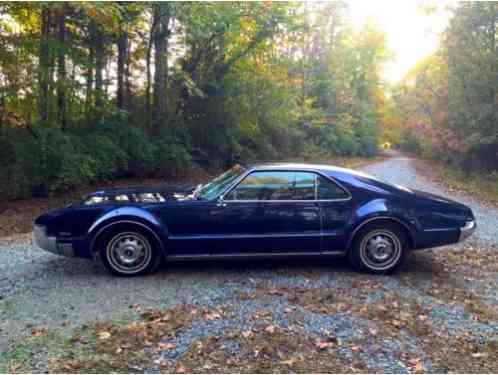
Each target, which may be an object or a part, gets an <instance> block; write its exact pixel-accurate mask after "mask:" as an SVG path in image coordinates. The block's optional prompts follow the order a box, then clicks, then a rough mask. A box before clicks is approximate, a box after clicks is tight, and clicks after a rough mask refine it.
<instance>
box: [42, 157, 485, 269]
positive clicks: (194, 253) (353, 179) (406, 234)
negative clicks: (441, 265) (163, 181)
mask: <svg viewBox="0 0 498 375" xmlns="http://www.w3.org/2000/svg"><path fill="white" fill-rule="evenodd" d="M475 228H476V223H475V219H474V215H473V214H472V211H471V209H470V208H468V207H467V206H465V205H463V204H460V203H457V202H454V201H452V200H449V199H446V198H443V197H440V196H436V195H433V194H429V193H425V192H422V191H417V190H413V189H409V188H406V187H402V186H398V185H394V184H391V183H388V182H383V181H380V180H379V179H377V178H374V177H372V176H369V175H367V174H364V173H360V172H357V171H354V170H350V169H344V168H339V167H334V166H329V165H313V164H291V163H285V164H263V165H254V166H251V167H242V166H240V165H237V166H235V167H233V168H231V169H230V170H228V171H227V172H225V173H223V174H222V175H221V176H219V177H216V178H215V179H213V180H212V181H210V182H208V183H206V184H205V185H199V186H197V187H196V188H195V189H194V188H193V187H192V188H189V189H183V190H181V189H180V190H179V191H174V190H171V189H168V188H126V189H109V190H102V191H97V192H94V193H92V194H89V195H87V196H85V197H84V198H83V199H82V201H80V202H78V203H75V204H71V205H69V206H68V207H66V208H62V209H59V210H55V211H51V212H48V213H45V214H43V215H41V216H40V217H38V218H37V219H36V221H35V224H34V239H35V243H36V244H37V245H38V247H40V248H42V249H44V250H47V251H50V252H52V253H55V254H58V255H63V256H71V257H72V256H74V257H82V258H93V259H101V261H102V262H103V264H104V265H105V267H106V268H107V269H108V270H109V271H110V272H112V273H114V274H116V275H120V276H133V275H140V274H145V273H149V272H152V271H154V270H156V269H157V268H158V266H159V265H160V263H161V261H163V260H165V261H168V262H169V261H173V260H189V259H220V258H229V259H234V258H263V257H301V256H305V257H311V256H315V257H323V258H332V257H347V258H349V260H350V261H351V263H352V264H353V265H354V266H355V267H356V268H357V269H359V270H362V271H367V272H372V273H387V272H391V271H394V270H396V269H398V268H399V267H400V266H401V265H402V264H403V262H404V260H405V259H406V257H407V255H408V253H409V252H410V251H411V250H416V249H426V248H431V247H437V246H442V245H447V244H452V243H456V242H459V241H463V240H464V239H466V238H467V237H469V236H470V235H471V234H472V232H473V231H474V230H475Z"/></svg>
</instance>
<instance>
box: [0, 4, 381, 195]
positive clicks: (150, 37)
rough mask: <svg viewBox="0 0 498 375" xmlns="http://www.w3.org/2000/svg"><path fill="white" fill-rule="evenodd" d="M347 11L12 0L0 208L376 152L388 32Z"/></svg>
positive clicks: (0, 87)
mask: <svg viewBox="0 0 498 375" xmlns="http://www.w3.org/2000/svg"><path fill="white" fill-rule="evenodd" d="M346 13H347V4H346V3H344V2H333V3H317V4H305V3H294V2H287V3H268V2H264V3H263V2H261V3H258V2H253V3H251V2H239V3H229V4H228V3H227V4H221V3H216V2H211V3H174V2H173V3H160V2H157V3H154V2H153V3H133V2H131V3H119V2H108V3H98V2H97V3H81V2H61V3H44V2H38V3H26V2H19V3H2V4H0V45H1V48H0V160H1V163H0V199H2V200H7V199H16V198H29V197H31V196H36V197H43V196H47V195H49V194H51V193H53V192H58V191H67V190H69V189H73V188H74V187H81V186H84V185H88V184H92V183H101V182H103V181H112V180H115V179H118V178H136V179H141V178H166V179H168V180H176V179H178V178H181V177H182V176H184V175H185V174H189V173H190V174H191V173H193V172H192V171H193V170H196V169H199V168H200V169H207V170H211V169H214V170H218V169H223V168H225V167H227V166H229V165H231V164H234V163H237V162H247V161H254V160H270V159H277V158H278V159H282V158H289V157H291V158H296V157H303V158H307V159H309V158H310V157H312V158H314V159H318V158H322V159H323V158H330V157H335V156H362V157H371V156H373V155H375V154H376V152H377V144H378V143H379V137H380V133H381V126H380V125H381V124H382V123H383V116H384V114H383V113H384V112H383V106H384V101H385V99H386V98H385V94H384V90H383V83H382V82H381V79H380V70H381V67H382V64H383V63H384V62H385V61H386V60H387V59H388V58H389V57H390V56H389V53H388V51H387V49H386V43H385V36H384V34H383V33H382V32H380V31H379V30H378V28H377V27H376V26H375V25H374V24H372V23H369V24H367V25H365V27H364V28H363V29H362V30H359V31H355V30H354V28H353V27H352V25H351V24H350V23H349V21H348V18H347V15H346Z"/></svg>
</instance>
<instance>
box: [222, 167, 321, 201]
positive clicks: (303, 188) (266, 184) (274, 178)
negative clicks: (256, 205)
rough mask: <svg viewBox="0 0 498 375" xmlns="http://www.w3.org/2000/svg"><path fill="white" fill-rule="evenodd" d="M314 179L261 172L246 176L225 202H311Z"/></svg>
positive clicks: (291, 173) (281, 172) (299, 173)
mask: <svg viewBox="0 0 498 375" xmlns="http://www.w3.org/2000/svg"><path fill="white" fill-rule="evenodd" d="M313 199H315V177H314V174H313V173H307V172H284V171H261V172H253V173H251V174H250V175H249V176H247V177H246V178H245V179H244V180H243V181H242V182H240V183H239V185H237V187H236V188H235V189H233V190H232V191H231V192H229V193H228V194H227V195H226V196H225V200H260V201H267V200H313Z"/></svg>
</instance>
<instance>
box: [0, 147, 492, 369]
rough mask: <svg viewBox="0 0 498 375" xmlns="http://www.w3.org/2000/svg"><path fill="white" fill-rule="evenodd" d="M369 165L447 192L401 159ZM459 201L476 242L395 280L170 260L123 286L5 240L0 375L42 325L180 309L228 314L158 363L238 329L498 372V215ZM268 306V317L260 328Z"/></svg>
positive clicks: (332, 267) (377, 360) (420, 263)
mask: <svg viewBox="0 0 498 375" xmlns="http://www.w3.org/2000/svg"><path fill="white" fill-rule="evenodd" d="M363 170H364V171H365V172H367V173H370V174H374V175H377V176H378V177H381V178H383V179H386V180H388V181H391V182H394V183H398V184H403V185H406V186H409V187H414V188H417V189H422V190H426V191H430V192H434V193H436V194H440V195H446V194H445V192H444V190H443V189H442V188H441V187H440V186H437V185H435V184H434V183H432V182H430V181H428V180H426V179H425V178H423V177H422V176H419V175H417V174H416V172H415V170H414V168H412V167H411V165H410V159H408V158H406V157H403V156H401V155H398V154H393V157H392V158H390V159H388V160H386V161H382V162H379V163H376V164H371V165H369V166H367V167H365V168H364V169H363ZM452 198H454V199H456V200H459V201H461V202H463V203H466V204H467V205H469V206H470V207H471V208H472V209H473V211H474V214H475V216H476V218H477V222H478V230H477V232H476V234H475V236H474V239H473V240H470V241H468V242H466V243H464V244H461V245H459V246H453V247H446V248H442V249H437V250H428V251H423V252H419V253H417V254H413V256H412V257H411V259H410V260H409V262H408V264H407V266H406V267H405V269H404V270H402V271H401V272H399V273H397V274H395V275H392V276H373V275H363V274H358V273H356V272H353V271H352V270H351V269H350V268H349V266H348V265H347V263H345V262H344V261H334V262H333V263H332V262H331V264H324V262H315V261H306V262H300V264H299V265H294V264H292V262H285V263H282V262H268V261H264V262H251V263H221V264H220V263H195V264H184V265H175V266H174V268H173V267H172V268H170V269H168V268H165V269H164V270H162V271H160V272H159V273H157V274H155V275H151V276H147V277H142V278H133V279H125V278H115V277H111V276H109V275H108V274H107V273H106V272H105V271H104V269H103V268H102V267H101V266H100V265H98V264H94V263H93V262H90V261H86V260H79V259H65V258H60V257H57V256H55V255H51V254H48V253H44V252H41V251H39V250H37V249H35V248H34V247H33V246H32V244H30V243H28V242H24V243H22V241H21V242H16V241H12V242H11V241H9V242H8V243H7V241H5V240H4V241H3V242H2V239H0V352H2V354H0V372H3V371H2V369H3V370H4V371H6V370H8V369H12V368H11V367H9V366H12V361H13V358H14V359H15V358H17V357H15V356H14V355H13V350H14V349H13V348H14V346H13V344H15V343H16V342H17V343H20V342H23V340H24V338H26V337H30V336H32V335H33V334H34V333H35V332H39V331H40V330H47V331H50V330H53V329H56V330H67V331H69V330H72V329H74V327H78V326H81V325H82V324H83V323H86V322H89V321H93V320H111V319H112V320H116V319H118V320H119V319H120V318H122V317H123V316H127V315H129V314H130V312H131V311H135V309H136V306H137V305H140V306H144V307H159V308H168V307H173V306H177V305H179V304H187V305H189V306H190V305H191V306H196V308H199V309H219V308H220V306H222V307H223V311H228V313H227V315H226V317H224V316H222V317H218V316H216V318H215V319H203V318H199V319H194V320H193V321H192V322H191V324H190V325H189V326H188V327H187V328H186V329H185V330H183V331H182V332H181V333H180V334H178V335H176V336H175V337H174V338H171V344H172V345H171V347H170V349H169V350H164V351H160V352H159V353H157V356H158V358H159V362H158V360H156V361H154V363H156V364H157V363H161V362H160V361H166V362H168V361H169V362H168V363H170V362H171V363H174V362H175V361H176V360H178V359H179V358H182V356H185V355H186V354H185V353H186V352H187V350H188V348H189V346H190V344H191V343H192V342H193V341H194V340H202V339H204V338H207V337H211V336H214V337H218V338H219V337H222V338H223V335H225V334H226V333H227V332H229V331H231V330H233V329H237V330H240V331H243V332H247V331H251V330H252V331H254V332H256V331H257V329H258V327H259V326H260V325H261V324H263V323H264V324H271V325H272V326H275V327H279V329H281V330H282V332H283V331H285V332H290V333H292V334H293V335H301V336H303V337H304V336H306V337H308V336H309V337H310V338H313V340H320V339H321V338H323V337H330V336H333V337H334V340H336V341H334V343H335V344H334V345H335V347H334V348H333V353H334V355H335V356H336V357H337V358H339V359H340V360H341V361H343V363H346V364H347V363H352V362H353V361H354V362H355V363H359V365H358V366H360V368H363V369H364V371H370V372H417V371H428V372H436V371H438V372H444V371H460V372H465V371H464V370H470V371H472V370H474V371H481V372H482V371H483V372H486V371H492V370H494V372H496V371H498V365H496V362H493V361H491V364H490V359H491V358H494V356H495V355H498V349H497V348H498V293H497V290H496V283H497V281H498V264H497V257H496V251H497V249H496V246H497V245H498V210H496V209H494V208H489V207H485V206H484V205H482V204H479V203H478V202H475V201H473V200H472V199H470V198H468V197H464V196H453V197H452ZM331 296H333V297H331ZM337 301H342V302H340V303H339V302H337ZM132 306H133V308H131V307H132ZM261 311H267V312H268V314H267V315H263V316H264V317H262V318H258V319H256V321H254V319H252V318H253V317H254V316H255V314H256V316H260V315H261V314H260V315H258V314H259V312H261ZM221 315H223V314H221ZM258 324H259V326H258ZM270 331H271V330H270ZM44 332H45V331H44ZM221 340H222V339H221ZM236 344H237V343H234V344H233V345H231V344H230V341H229V340H228V339H227V340H225V341H224V345H223V346H222V348H223V350H224V351H227V350H228V351H230V350H231V351H232V353H231V355H232V356H235V357H236V356H237V355H239V354H240V353H242V352H243V351H244V349H243V348H241V347H240V346H237V345H239V344H237V345H236ZM495 344H496V345H495ZM323 346H324V347H325V348H326V350H329V349H330V350H332V349H331V348H328V347H327V346H326V345H323ZM172 347H174V349H173V350H172V349H171V348H172ZM490 348H491V349H490ZM320 349H323V348H321V347H320ZM495 349H496V352H495ZM43 350H48V349H43ZM43 350H42V352H43ZM220 350H221V349H220ZM47 356H48V354H46V355H45V354H43V355H41V354H40V355H37V354H36V353H32V354H31V355H28V356H27V358H24V361H25V363H24V364H23V366H24V367H23V369H29V370H31V371H34V372H38V371H45V370H46V368H47V366H48V365H47V358H46V357H47ZM26 360H27V361H26ZM289 363H290V362H289ZM493 363H494V365H493ZM2 366H3V367H2ZM361 366H362V367H361ZM486 366H488V367H486ZM489 366H491V367H489ZM493 366H494V367H493ZM201 368H202V367H201ZM194 369H195V368H194ZM341 369H342V370H344V371H347V368H341ZM148 370H150V371H154V370H158V368H156V369H154V368H150V369H148ZM291 370H292V369H291V368H290V369H289V371H291ZM204 371H206V367H204ZM282 371H283V370H282ZM351 371H354V369H352V370H351Z"/></svg>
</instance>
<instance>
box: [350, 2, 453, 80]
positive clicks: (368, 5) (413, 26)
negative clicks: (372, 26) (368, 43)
mask: <svg viewBox="0 0 498 375" xmlns="http://www.w3.org/2000/svg"><path fill="white" fill-rule="evenodd" d="M348 3H349V5H350V16H351V18H352V21H353V24H354V25H355V27H356V28H357V29H360V28H361V26H362V25H363V24H364V23H365V21H366V20H367V19H369V18H373V19H374V21H375V22H376V24H377V25H378V26H379V27H380V29H381V30H383V31H384V32H385V33H386V36H387V44H388V47H389V49H390V50H391V51H392V52H393V53H394V56H395V57H394V61H392V62H389V63H387V64H386V65H385V67H384V73H383V76H384V78H385V79H386V81H387V82H390V83H396V82H399V81H400V80H401V79H402V78H403V76H404V75H405V74H406V73H407V72H408V71H409V70H410V69H411V68H413V67H414V66H415V65H416V64H417V62H418V61H420V60H422V59H423V58H424V57H427V56H428V55H430V54H431V53H432V52H434V51H435V49H436V48H437V46H438V42H439V35H440V33H441V32H442V31H443V30H444V28H445V27H446V25H447V24H448V21H449V14H448V12H447V11H446V10H445V6H444V5H447V4H448V3H449V0H438V2H437V3H438V10H437V11H436V12H434V13H432V14H430V15H427V14H424V13H423V12H422V11H421V10H420V5H421V4H423V2H422V1H420V0H350V1H348ZM425 4H427V1H426V2H425Z"/></svg>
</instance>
